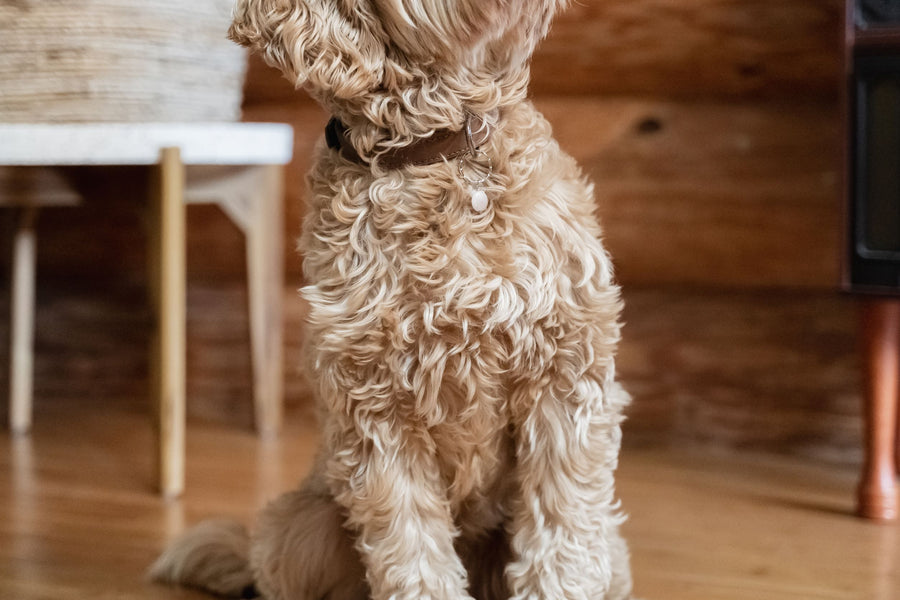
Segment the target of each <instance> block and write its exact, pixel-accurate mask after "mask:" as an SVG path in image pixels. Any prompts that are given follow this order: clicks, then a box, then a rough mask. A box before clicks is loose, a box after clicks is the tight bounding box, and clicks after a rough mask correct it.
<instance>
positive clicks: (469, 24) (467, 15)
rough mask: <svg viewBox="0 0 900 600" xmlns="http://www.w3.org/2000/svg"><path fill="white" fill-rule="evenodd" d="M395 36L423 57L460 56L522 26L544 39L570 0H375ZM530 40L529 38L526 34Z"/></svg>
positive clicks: (523, 31) (405, 48)
mask: <svg viewBox="0 0 900 600" xmlns="http://www.w3.org/2000/svg"><path fill="white" fill-rule="evenodd" d="M373 2H374V4H375V5H376V7H377V10H378V13H379V14H380V15H381V18H382V21H383V23H384V27H385V29H386V30H387V31H388V33H389V35H390V37H391V40H392V42H393V43H394V44H395V45H396V46H398V47H399V48H400V49H401V50H402V51H403V52H404V53H405V54H407V55H408V56H411V57H417V58H436V59H438V60H440V59H441V58H442V57H450V56H460V55H461V54H464V53H467V52H469V51H471V50H475V49H478V48H479V47H482V46H483V45H484V44H486V43H489V42H490V41H491V40H497V39H500V38H505V37H507V33H509V32H510V31H511V30H516V31H517V33H519V34H520V37H521V36H523V35H527V36H528V37H531V38H535V39H536V40H537V39H540V38H541V37H543V36H544V35H545V34H546V32H547V28H548V27H549V23H550V20H551V19H552V17H553V14H554V13H555V12H556V10H557V9H558V8H561V7H562V6H563V5H565V4H567V3H568V0H373ZM523 41H525V40H523Z"/></svg>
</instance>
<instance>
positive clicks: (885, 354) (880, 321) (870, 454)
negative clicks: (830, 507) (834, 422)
mask: <svg viewBox="0 0 900 600" xmlns="http://www.w3.org/2000/svg"><path fill="white" fill-rule="evenodd" d="M862 332H863V346H864V348H863V350H864V359H865V371H864V376H865V411H864V416H865V464H864V465H863V472H862V481H861V482H860V484H859V490H858V500H859V504H858V512H859V514H860V516H863V517H866V518H869V519H877V520H893V519H896V518H897V482H896V475H897V473H896V463H895V459H896V451H897V448H896V443H897V439H896V438H897V416H898V415H897V398H898V369H900V300H897V299H892V298H891V299H884V298H879V299H869V300H865V301H864V302H863V305H862Z"/></svg>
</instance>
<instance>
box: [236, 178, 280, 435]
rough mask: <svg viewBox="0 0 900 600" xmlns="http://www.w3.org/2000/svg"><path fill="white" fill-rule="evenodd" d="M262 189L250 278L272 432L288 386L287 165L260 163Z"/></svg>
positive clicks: (260, 411) (262, 392) (256, 392)
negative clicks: (285, 310) (285, 368)
mask: <svg viewBox="0 0 900 600" xmlns="http://www.w3.org/2000/svg"><path fill="white" fill-rule="evenodd" d="M259 168H260V169H261V170H262V173H261V175H262V177H261V181H262V185H261V186H260V187H261V189H259V190H257V194H256V198H255V201H254V202H252V203H251V206H250V207H249V210H250V218H249V220H248V223H247V227H246V229H245V234H246V236H247V278H248V284H249V304H250V348H251V355H252V361H253V403H254V413H255V422H256V429H257V431H258V432H259V433H260V435H263V436H271V435H274V434H276V433H277V432H278V430H279V429H280V428H281V415H282V400H283V399H282V388H283V377H284V374H283V364H282V363H283V360H284V358H283V331H282V329H283V317H282V293H283V289H282V286H283V285H284V241H283V238H284V233H283V227H284V220H283V219H284V218H283V212H284V211H283V206H282V203H283V178H284V169H283V167H282V166H281V165H271V166H265V167H259Z"/></svg>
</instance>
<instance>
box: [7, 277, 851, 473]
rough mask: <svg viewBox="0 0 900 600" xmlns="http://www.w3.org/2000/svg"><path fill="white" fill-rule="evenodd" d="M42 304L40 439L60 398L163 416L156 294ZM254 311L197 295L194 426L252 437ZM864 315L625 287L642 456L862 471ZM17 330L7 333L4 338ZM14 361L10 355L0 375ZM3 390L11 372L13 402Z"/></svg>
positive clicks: (58, 287)
mask: <svg viewBox="0 0 900 600" xmlns="http://www.w3.org/2000/svg"><path fill="white" fill-rule="evenodd" d="M297 287H299V282H297V281H296V280H293V281H292V280H290V279H289V280H288V281H287V286H286V287H285V290H284V297H283V305H284V310H285V330H284V336H285V345H284V352H285V358H284V360H285V393H284V396H285V405H286V407H287V409H288V410H296V409H297V408H298V407H300V406H307V405H309V403H310V391H309V389H308V386H307V384H306V382H305V380H304V378H303V373H302V370H301V364H302V358H301V345H302V342H303V340H302V323H303V319H304V318H305V306H304V304H303V303H302V302H301V301H300V298H299V296H298V294H297V291H296V290H297ZM37 292H38V306H37V314H36V318H37V325H36V329H35V335H36V338H35V347H36V354H35V411H36V412H35V423H39V422H40V420H41V419H42V418H44V417H43V415H46V414H47V412H46V410H47V409H46V408H45V407H46V406H47V404H46V403H47V402H48V401H51V400H52V399H54V398H56V399H59V400H60V401H66V402H81V401H82V398H84V397H89V396H93V395H96V396H98V397H110V396H112V397H116V398H120V397H121V398H131V399H132V401H133V402H136V403H137V404H136V406H138V407H139V408H140V409H141V410H144V407H145V406H149V405H147V404H145V403H146V402H148V400H147V399H148V393H147V382H148V357H147V345H146V344H147V339H148V338H149V335H150V331H151V324H152V319H151V315H150V312H149V310H148V307H147V304H146V301H145V294H144V289H143V288H142V287H140V286H131V285H122V284H121V283H119V282H114V283H113V284H112V285H109V284H107V285H102V286H98V285H96V284H94V283H92V282H85V283H80V282H78V281H77V280H71V281H67V282H63V281H55V282H54V281H52V280H49V281H48V280H47V279H43V280H41V281H39V285H38V290H37ZM6 297H7V296H6V294H2V295H0V298H3V299H4V300H3V301H5V298H6ZM247 302H248V298H247V290H246V288H245V287H244V285H242V284H241V283H235V284H232V285H229V286H223V285H222V284H221V283H216V284H214V285H200V284H197V283H194V284H192V285H189V287H188V305H187V308H188V312H187V315H188V320H187V336H188V343H187V398H188V405H187V412H188V418H189V419H195V420H200V421H204V422H210V423H225V424H229V425H230V426H232V427H236V428H239V429H244V430H247V431H251V430H252V429H253V402H252V398H253V388H252V381H253V380H252V365H251V361H250V353H249V343H250V342H249V340H250V332H249V321H248V311H247ZM3 310H4V307H3V306H2V304H0V314H5V313H4V312H3ZM856 313H857V311H856V305H855V303H854V302H853V301H852V300H851V299H850V298H848V297H845V296H839V295H837V294H835V293H833V292H820V291H777V290H752V291H721V290H706V291H697V290H694V291H686V290H680V289H672V288H646V289H645V288H635V287H628V286H626V288H625V313H624V317H623V319H624V322H625V328H624V332H623V341H622V344H621V346H620V351H619V357H618V360H617V366H618V369H619V371H620V374H621V379H622V381H623V383H624V384H625V386H626V388H627V389H628V390H629V391H630V392H631V394H632V395H633V396H634V403H633V405H632V406H631V408H630V409H629V422H628V430H629V435H628V443H629V444H636V445H645V444H662V445H665V446H667V447H672V448H677V447H685V446H699V447H702V448H709V449H715V448H732V449H752V450H759V451H764V452H771V453H777V454H782V455H786V456H797V457H803V458H805V459H808V460H812V461H818V462H824V463H829V464H842V465H853V466H858V465H859V464H860V462H861V458H862V451H861V447H862V446H861V429H862V420H861V415H860V407H861V406H862V381H861V378H860V366H861V365H860V355H859V353H858V342H857V335H858V334H857V327H858V323H857V314H856ZM7 327H8V323H7V322H6V321H5V320H4V321H2V322H0V335H2V336H4V338H5V336H6V335H7V332H8V330H7V329H6V328H7ZM6 360H7V356H6V349H5V347H3V346H0V364H5V361H6ZM5 376H6V374H5V373H3V372H0V389H6V386H7V382H6V381H4V379H3V378H4V377H5ZM0 414H2V411H0Z"/></svg>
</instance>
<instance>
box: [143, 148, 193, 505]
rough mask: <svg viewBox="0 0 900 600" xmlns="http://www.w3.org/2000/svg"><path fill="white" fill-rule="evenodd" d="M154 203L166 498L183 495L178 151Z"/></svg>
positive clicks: (167, 160)
mask: <svg viewBox="0 0 900 600" xmlns="http://www.w3.org/2000/svg"><path fill="white" fill-rule="evenodd" d="M157 175H158V176H157V178H156V184H155V185H154V186H153V188H154V189H153V192H152V194H151V198H150V232H149V234H150V250H149V257H150V261H151V267H150V282H151V285H150V288H151V295H152V303H153V308H154V313H155V316H156V331H155V332H154V339H153V343H152V347H151V365H152V371H153V375H152V387H153V397H154V401H155V408H156V411H155V413H156V425H157V452H156V465H157V478H158V482H159V491H160V493H161V494H162V495H163V496H165V497H176V496H179V495H180V494H181V493H182V492H183V491H184V452H185V448H184V446H185V439H184V438H185V360H186V355H185V318H186V308H185V304H186V299H185V296H186V289H185V288H186V284H185V281H186V276H185V204H184V188H185V169H184V165H183V164H182V162H181V155H180V152H179V150H178V148H165V149H163V151H162V153H161V156H160V164H159V167H158V173H157Z"/></svg>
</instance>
